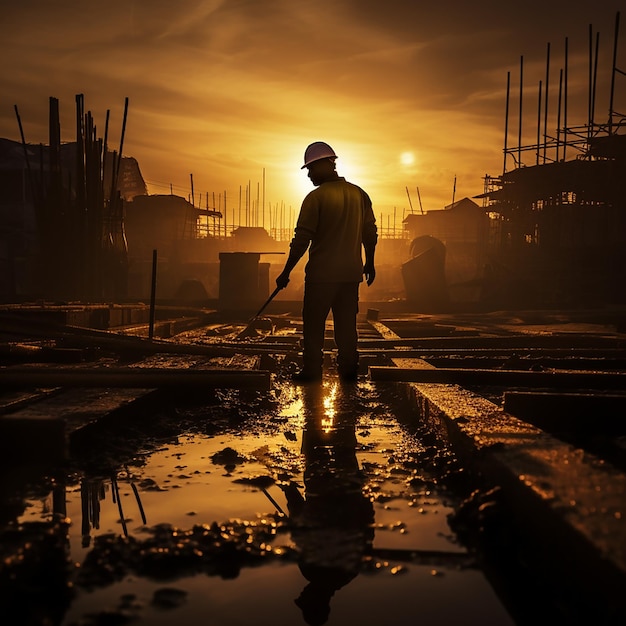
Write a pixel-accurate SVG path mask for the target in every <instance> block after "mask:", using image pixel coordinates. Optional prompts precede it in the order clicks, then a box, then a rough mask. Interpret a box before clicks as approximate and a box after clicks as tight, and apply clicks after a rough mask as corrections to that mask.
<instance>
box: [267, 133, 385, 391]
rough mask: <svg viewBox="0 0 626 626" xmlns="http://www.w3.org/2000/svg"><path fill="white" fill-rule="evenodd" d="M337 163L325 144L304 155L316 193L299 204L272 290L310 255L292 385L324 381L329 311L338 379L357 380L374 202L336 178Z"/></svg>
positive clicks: (370, 277) (371, 276) (371, 267)
mask: <svg viewBox="0 0 626 626" xmlns="http://www.w3.org/2000/svg"><path fill="white" fill-rule="evenodd" d="M336 158H337V155H336V154H335V151H334V150H333V149H332V148H331V147H330V146H329V145H328V144H327V143H324V142H323V141H316V142H314V143H312V144H310V145H309V146H308V147H307V149H306V150H305V152H304V165H303V166H302V169H304V168H307V170H308V176H309V178H310V179H311V182H312V183H313V185H315V187H317V189H314V190H313V191H311V192H310V193H309V194H308V195H307V196H306V197H305V198H304V200H303V202H302V207H301V208H300V215H299V216H298V222H297V224H296V228H295V232H294V236H293V239H292V240H291V244H290V249H289V250H290V251H289V256H288V257H287V261H286V262H285V267H284V269H283V271H282V272H281V274H280V275H279V276H278V278H277V279H276V286H277V287H279V288H281V289H284V288H285V287H286V286H287V284H288V283H289V274H290V272H291V270H292V269H293V268H294V267H295V266H296V264H297V263H298V261H299V260H300V258H301V257H302V256H303V255H304V253H305V252H306V251H307V249H308V250H309V260H308V263H307V264H306V267H305V280H304V303H303V309H302V321H303V335H304V337H303V367H302V370H301V371H299V372H297V373H296V374H294V376H293V379H294V381H295V382H303V383H306V382H315V381H319V380H321V379H322V367H323V357H324V352H323V349H324V329H325V325H326V318H327V317H328V314H329V313H330V311H332V313H333V324H334V336H335V343H336V345H337V352H338V355H337V369H338V372H339V376H340V378H341V379H342V380H347V381H354V380H356V378H357V374H358V360H359V357H358V352H357V329H356V317H357V313H358V301H359V285H360V283H361V282H362V281H363V276H365V280H366V282H367V284H368V286H369V285H371V284H372V283H373V282H374V278H375V276H376V270H375V268H374V250H375V248H376V242H377V239H378V235H377V228H376V219H375V217H374V212H373V210H372V202H371V200H370V198H369V196H368V195H367V193H365V191H363V190H362V189H361V188H360V187H357V186H356V185H353V184H352V183H349V182H347V181H346V179H345V178H343V177H341V176H339V175H338V174H337V171H336V169H335V159H336ZM309 246H310V247H309ZM363 251H364V252H365V264H364V263H363V256H362V253H363Z"/></svg>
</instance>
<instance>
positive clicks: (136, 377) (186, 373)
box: [0, 367, 270, 390]
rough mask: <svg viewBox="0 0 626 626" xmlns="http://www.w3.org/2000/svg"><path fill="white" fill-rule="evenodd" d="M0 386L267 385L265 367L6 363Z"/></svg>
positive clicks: (236, 387)
mask: <svg viewBox="0 0 626 626" xmlns="http://www.w3.org/2000/svg"><path fill="white" fill-rule="evenodd" d="M0 387H5V388H11V389H15V388H28V387H30V388H32V387H45V388H47V387H126V388H135V389H153V388H162V387H168V388H176V387H187V388H188V387H206V388H211V389H215V388H234V389H258V390H268V389H270V374H269V372H265V371H253V370H235V369H189V368H175V369H174V368H152V367H150V368H148V367H111V368H96V369H94V368H63V367H56V368H41V367H7V368H3V369H1V370H0Z"/></svg>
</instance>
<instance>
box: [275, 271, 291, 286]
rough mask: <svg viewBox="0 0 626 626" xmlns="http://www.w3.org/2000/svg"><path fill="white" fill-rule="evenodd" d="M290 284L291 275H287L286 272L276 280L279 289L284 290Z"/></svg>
mask: <svg viewBox="0 0 626 626" xmlns="http://www.w3.org/2000/svg"><path fill="white" fill-rule="evenodd" d="M288 284H289V274H285V272H283V273H282V274H279V275H278V278H276V286H277V287H278V288H279V289H284V288H285V287H286V286H287V285H288Z"/></svg>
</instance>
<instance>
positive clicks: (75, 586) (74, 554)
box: [16, 378, 514, 626]
mask: <svg viewBox="0 0 626 626" xmlns="http://www.w3.org/2000/svg"><path fill="white" fill-rule="evenodd" d="M159 413H160V414H158V415H155V416H154V417H153V418H149V419H148V420H147V421H146V420H145V419H144V421H143V422H141V424H140V425H134V426H133V427H132V428H131V429H130V430H128V429H129V425H128V423H126V424H121V425H120V424H117V425H115V426H114V427H111V428H110V429H109V431H108V434H107V436H104V435H103V436H102V437H100V436H98V434H97V433H96V435H94V436H93V437H92V438H91V441H92V443H91V447H89V446H87V444H84V445H83V449H82V453H83V454H82V456H81V458H80V459H79V460H78V461H77V462H76V468H75V469H74V470H73V471H72V472H71V473H69V475H65V476H63V477H62V478H58V477H57V487H56V490H55V493H53V492H52V491H50V492H48V493H39V494H38V495H37V497H31V498H29V499H28V500H27V502H26V507H25V509H24V511H23V513H22V515H21V516H20V518H19V521H20V522H24V523H25V524H29V523H34V522H38V521H50V520H51V519H52V516H53V513H54V511H55V509H56V510H57V513H58V512H59V511H58V509H59V504H58V501H59V495H58V493H59V489H62V491H64V500H65V511H64V514H65V515H66V516H67V518H69V520H71V523H70V524H69V526H68V529H67V533H68V536H67V543H68V551H69V555H70V560H71V563H72V565H71V568H70V572H69V574H68V577H69V579H70V581H71V584H72V587H71V594H70V597H71V599H70V600H69V601H68V603H67V606H66V607H65V610H64V615H63V617H61V618H60V621H58V622H57V623H59V624H62V625H63V626H70V625H82V626H86V625H90V626H91V625H96V624H98V625H100V624H124V623H131V622H132V623H133V624H139V625H142V624H146V625H147V624H150V625H152V624H168V625H169V624H178V625H181V626H187V625H189V626H191V625H196V624H197V625H200V624H202V625H203V626H204V625H207V624H211V625H218V626H219V625H224V626H226V625H228V626H235V625H248V624H260V625H265V624H267V625H269V624H271V625H273V626H281V625H289V626H293V625H297V624H325V623H326V624H342V625H344V624H348V623H356V624H361V625H362V626H367V625H369V624H376V625H379V624H408V623H419V624H421V625H423V626H434V625H442V626H443V625H446V626H447V625H449V624H490V625H491V624H494V625H499V626H507V625H508V624H513V623H514V622H513V620H512V619H511V618H510V617H509V616H508V614H507V612H506V610H505V608H504V607H503V605H502V604H501V602H500V601H499V599H498V597H497V596H496V594H495V592H494V591H493V589H492V588H491V587H490V585H489V583H488V581H487V580H486V578H485V576H484V574H483V573H482V572H481V571H480V569H479V568H478V567H477V566H476V564H475V563H474V561H473V559H472V558H471V556H470V555H468V554H467V553H466V551H465V549H464V547H463V546H462V545H460V544H459V542H458V541H457V539H456V537H455V536H454V534H453V532H452V531H451V529H450V527H449V525H448V516H449V514H450V513H451V512H452V511H453V510H454V508H455V506H458V498H457V496H456V495H455V493H454V492H453V491H451V490H450V489H449V488H448V486H447V481H446V480H445V478H446V476H448V477H449V476H450V475H451V474H453V473H454V472H455V471H456V469H457V468H456V465H455V459H454V457H453V455H452V453H451V452H450V451H449V450H447V449H446V447H445V445H443V444H442V443H441V442H434V441H433V439H432V437H431V436H430V435H429V434H428V433H424V432H423V431H421V430H420V427H419V426H418V425H416V424H415V423H411V421H410V420H409V421H407V420H406V419H405V417H406V416H404V415H402V416H401V415H400V411H399V409H398V408H397V407H395V406H394V404H393V403H389V401H388V398H385V399H382V398H381V397H380V391H379V390H377V389H376V387H374V386H373V385H371V384H370V383H359V384H358V385H340V384H338V383H337V382H336V381H333V380H332V378H329V379H327V380H325V381H324V383H323V385H320V386H312V387H304V388H298V387H296V388H294V387H292V386H290V385H288V384H281V383H278V384H277V385H276V386H275V391H274V392H273V394H272V397H271V398H270V399H269V400H268V399H267V398H264V399H259V398H255V397H253V396H250V395H249V394H248V395H246V396H245V397H243V395H240V394H238V392H228V393H226V392H223V393H221V392H218V393H217V395H216V397H215V398H214V399H213V400H212V401H211V402H210V403H208V404H206V405H201V406H199V405H189V406H183V407H182V408H181V407H180V406H177V407H176V408H172V407H165V406H164V407H163V409H162V410H161V411H160V412H159ZM173 423H175V424H176V426H173ZM125 429H126V430H125ZM111 430H114V431H116V433H114V434H113V435H111V432H110V431H111ZM116 437H117V439H116ZM93 442H96V443H93ZM120 442H123V444H122V443H120ZM85 448H86V449H85ZM63 482H64V483H65V484H62V483H63ZM55 494H56V495H55ZM55 498H56V502H55ZM16 623H19V622H16Z"/></svg>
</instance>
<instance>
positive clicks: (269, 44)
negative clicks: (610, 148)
mask: <svg viewBox="0 0 626 626" xmlns="http://www.w3.org/2000/svg"><path fill="white" fill-rule="evenodd" d="M72 5H73V3H72V2H63V3H61V4H58V3H48V2H43V0H34V1H33V2H29V3H27V4H26V5H22V4H20V3H9V4H7V6H5V7H3V17H2V20H1V21H0V33H1V34H2V38H3V42H4V46H5V49H6V50H9V51H10V52H9V53H7V54H5V55H3V58H2V60H0V63H1V64H2V71H1V72H0V87H1V89H2V93H3V94H4V97H3V103H2V107H1V109H0V136H1V137H6V138H9V139H14V140H19V130H18V125H17V123H16V117H15V112H14V105H17V107H18V108H19V112H20V115H21V118H22V121H23V126H24V134H25V139H26V141H27V142H29V143H34V144H37V143H40V142H47V141H48V127H47V124H48V99H49V97H51V96H53V97H55V98H58V99H59V103H60V107H61V135H62V139H63V140H64V141H72V140H73V139H74V135H75V131H74V128H75V108H74V98H75V95H76V94H79V93H82V94H84V95H85V105H86V108H87V109H88V110H91V111H92V112H93V115H94V117H95V119H96V124H97V128H98V132H99V134H100V135H103V134H104V126H105V119H106V112H107V110H110V122H109V143H110V146H111V147H112V148H114V149H115V148H116V147H117V146H118V145H119V142H120V133H121V124H122V111H123V103H124V98H125V97H128V98H129V115H128V124H127V129H126V137H125V143H124V149H123V152H124V154H125V155H126V156H132V157H135V158H136V159H137V160H138V162H139V165H140V168H141V171H142V174H143V176H144V178H145V180H146V182H147V184H148V190H149V192H150V193H169V192H170V190H172V191H173V192H174V193H176V194H179V195H182V196H185V197H186V196H188V195H189V193H190V175H193V180H194V184H195V191H196V197H198V195H200V194H202V195H203V197H206V195H205V194H209V197H212V194H215V195H216V196H219V195H221V194H224V193H225V194H226V196H227V198H228V199H229V200H228V206H229V210H233V207H234V206H235V204H233V203H236V202H237V201H238V197H239V193H240V189H243V190H244V192H245V190H246V188H248V187H249V193H250V196H251V197H252V198H254V199H256V196H257V190H258V189H261V188H263V190H264V192H265V195H264V199H265V202H266V203H267V204H268V205H272V206H276V205H283V206H285V207H292V209H293V210H294V211H295V212H297V210H298V208H299V206H300V202H301V201H302V197H303V195H305V194H306V193H308V192H309V191H310V190H311V189H312V185H311V183H310V181H309V180H308V178H307V176H306V171H303V170H300V167H301V165H302V155H303V152H304V149H305V147H306V146H307V144H308V143H310V142H311V141H316V140H323V141H327V142H328V143H330V144H331V145H332V146H333V147H335V149H336V151H337V154H338V155H339V158H338V160H337V170H338V172H339V174H340V175H342V176H345V177H346V178H347V179H348V180H351V181H353V182H355V183H357V184H360V185H362V186H363V187H364V188H365V189H366V191H367V192H368V193H369V194H370V195H371V197H372V200H373V202H374V206H375V210H376V214H377V215H379V214H385V215H391V214H393V212H394V210H396V211H397V212H399V214H402V211H403V209H408V202H407V196H406V191H405V190H406V187H407V186H408V187H409V188H410V189H415V187H416V186H419V188H420V191H421V195H422V199H423V201H424V208H425V210H431V209H441V208H443V207H444V206H445V205H446V204H448V203H449V202H450V191H449V190H450V186H451V182H450V181H452V180H453V179H454V176H455V175H456V177H457V188H456V196H457V197H463V196H469V197H471V196H474V195H476V194H479V193H481V192H482V185H483V181H482V179H483V177H484V175H485V173H490V174H492V175H499V174H500V173H501V168H502V146H503V129H504V106H505V89H506V77H507V72H513V73H515V72H516V71H517V67H518V64H519V58H520V55H522V54H524V55H526V59H527V65H526V68H527V69H526V80H527V81H528V85H536V82H537V81H538V80H540V79H541V78H542V76H543V75H544V73H545V67H544V59H545V44H546V42H547V41H552V42H553V49H554V50H555V52H554V57H555V58H554V61H553V63H554V66H555V68H556V67H557V65H558V64H562V52H561V48H562V43H561V42H562V41H563V40H564V38H565V37H566V36H567V37H569V46H570V50H571V58H570V73H571V75H572V77H574V76H578V74H580V76H579V80H578V83H575V82H574V78H572V81H573V82H572V87H571V96H572V98H574V97H575V96H576V97H580V99H581V101H582V103H583V104H582V105H580V106H579V107H578V108H579V109H581V107H582V109H583V110H584V106H585V105H586V98H585V94H584V85H581V83H584V80H585V62H586V43H587V42H586V38H587V28H588V25H589V24H590V23H593V26H594V28H595V29H597V30H599V31H602V33H603V36H605V40H606V41H607V42H608V41H609V39H610V37H611V36H612V27H613V26H612V25H613V20H614V17H615V12H616V11H617V10H618V9H619V2H617V0H609V2H607V3H604V5H603V7H602V11H601V12H599V10H598V9H597V8H595V7H593V6H590V5H589V6H588V5H584V6H583V3H580V4H579V5H576V6H572V5H571V3H568V2H565V1H564V0H557V1H555V2H552V3H549V5H546V3H539V2H538V1H537V0H531V2H530V3H527V4H526V5H525V11H524V16H525V17H520V15H519V14H518V12H517V11H515V13H514V14H512V11H513V10H512V9H511V10H509V7H507V6H505V5H502V3H500V2H498V3H496V2H495V1H491V0H488V1H486V2H484V3H482V4H481V7H480V9H477V8H476V7H475V6H473V5H471V4H467V3H462V2H448V3H440V4H439V5H436V6H428V7H426V6H422V5H419V4H417V3H407V2H405V1H404V0H391V4H389V3H385V4H384V5H380V4H379V3H373V2H358V3H357V2H354V1H353V0H342V1H340V2H328V1H326V0H322V1H321V2H318V3H316V4H315V5H314V6H313V5H308V4H302V3H294V2H287V1H286V0H271V1H269V0H268V1H263V2H257V1H254V2H253V1H244V2H237V3H233V2H226V1H225V0H212V1H211V2H202V3H197V2H194V1H193V0H184V1H183V2H180V3H175V4H171V3H169V4H168V3H165V4H163V3H157V5H156V6H155V4H154V3H153V2H149V1H148V0H134V1H133V2H131V3H128V2H122V0H111V2H108V3H107V4H106V9H105V8H104V6H105V5H104V4H102V5H101V6H100V5H98V4H97V3H96V2H92V3H89V5H88V7H82V8H81V10H77V8H76V7H74V6H72ZM538 12H539V13H540V14H541V20H537V19H536V14H538ZM485 15H489V19H485V17H484V16H485ZM603 41H604V40H603ZM557 44H558V45H557ZM607 45H608V44H607ZM607 50H608V48H607ZM557 51H558V52H557ZM559 55H560V56H559ZM609 56H610V55H609V53H608V51H605V50H604V49H603V50H602V56H601V58H600V65H601V68H600V69H603V68H605V66H607V65H608V64H609V63H610V59H609ZM557 57H558V58H557ZM554 72H555V73H557V74H558V70H557V69H555V70H554ZM600 80H605V78H602V77H601V79H600ZM529 89H530V87H529ZM551 89H552V91H553V92H554V90H555V89H556V85H553V86H552V87H551ZM605 92H606V90H604V89H603V86H601V85H599V86H598V93H599V94H600V93H605ZM553 97H554V101H556V94H554V96H553ZM529 98H530V95H529ZM533 98H534V95H533ZM554 108H556V107H554ZM596 109H597V110H598V111H602V112H604V110H605V109H606V103H605V102H598V103H597V104H596ZM575 114H576V105H575V103H574V102H572V104H571V107H570V117H571V118H572V119H573V117H574V115H575ZM603 114H604V113H603ZM552 115H553V116H555V115H556V112H555V111H554V112H553V114H552ZM551 124H552V122H551ZM526 132H528V133H530V134H532V133H533V132H534V131H533V130H532V129H528V130H527V131H526ZM409 146H410V147H409ZM262 186H263V187H262Z"/></svg>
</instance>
